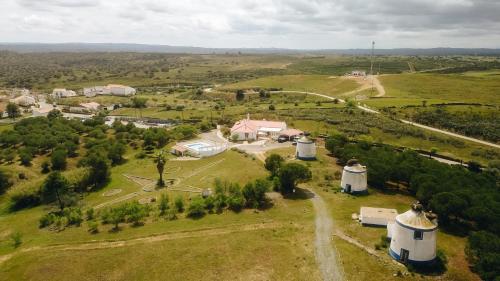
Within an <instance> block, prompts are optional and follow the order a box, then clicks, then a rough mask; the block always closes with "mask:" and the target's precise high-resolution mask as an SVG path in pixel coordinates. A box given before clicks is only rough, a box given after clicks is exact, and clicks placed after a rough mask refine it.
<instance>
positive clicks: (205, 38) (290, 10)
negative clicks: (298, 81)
mask: <svg viewBox="0 0 500 281" xmlns="http://www.w3.org/2000/svg"><path fill="white" fill-rule="evenodd" d="M3 1H5V5H4V4H2V5H3V6H4V7H5V8H4V9H2V10H1V11H0V32H1V34H2V37H3V38H2V39H1V40H6V41H33V40H38V38H47V40H49V41H59V42H63V41H81V42H96V41H101V40H105V41H106V42H133V43H162V44H169V45H196V46H206V47H242V46H243V47H253V46H269V45H268V44H274V47H288V48H348V47H352V48H356V47H366V46H365V45H363V46H359V45H358V44H359V43H360V42H363V43H364V44H367V45H369V42H370V41H371V40H377V41H381V42H385V43H382V44H381V45H382V46H384V47H411V46H414V45H417V43H418V45H419V46H421V47H422V46H427V47H433V46H445V45H446V46H456V47H467V46H474V47H475V46H476V45H475V44H479V43H484V44H487V46H486V45H485V46H484V47H500V34H499V32H498V30H500V1H497V0H439V1H436V0H405V1H401V0H376V1H375V0H372V1H367V0H182V1H170V0H168V1H167V0H106V1H104V0H44V1H40V0H3ZM12 14H17V15H23V16H21V17H18V20H19V21H18V22H12V21H9V20H7V18H8V17H9V16H10V15H12ZM30 28H33V31H30ZM35 29H36V30H37V33H36V34H35V31H34V30H35ZM53 30H57V31H58V32H59V34H58V35H59V36H57V37H54V35H53V33H54V32H53ZM104 30H105V31H106V35H102V32H101V31H104ZM44 35H46V36H45V37H44ZM412 38H413V40H411V39H412ZM469 38H476V39H478V38H479V41H478V40H476V39H475V40H467V39H469ZM415 40H418V42H415ZM366 42H368V43H366ZM384 44H386V45H384Z"/></svg>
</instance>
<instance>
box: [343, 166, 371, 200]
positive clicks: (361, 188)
mask: <svg viewBox="0 0 500 281" xmlns="http://www.w3.org/2000/svg"><path fill="white" fill-rule="evenodd" d="M367 178H368V177H367V175H366V166H362V165H361V164H359V163H358V160H356V159H351V160H349V161H347V165H346V166H345V167H344V171H343V172H342V180H341V182H340V185H341V187H342V191H343V192H345V193H364V192H367V188H368V184H367Z"/></svg>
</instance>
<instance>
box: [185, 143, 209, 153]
mask: <svg viewBox="0 0 500 281" xmlns="http://www.w3.org/2000/svg"><path fill="white" fill-rule="evenodd" d="M186 146H187V147H189V148H191V149H193V150H196V151H200V150H201V149H203V148H206V147H210V145H208V144H206V143H201V142H197V143H190V144H186Z"/></svg>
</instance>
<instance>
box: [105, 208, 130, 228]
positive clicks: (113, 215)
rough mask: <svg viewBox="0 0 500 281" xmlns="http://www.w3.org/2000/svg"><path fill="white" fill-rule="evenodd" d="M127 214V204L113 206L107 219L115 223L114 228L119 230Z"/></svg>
mask: <svg viewBox="0 0 500 281" xmlns="http://www.w3.org/2000/svg"><path fill="white" fill-rule="evenodd" d="M126 216H127V210H126V208H125V205H122V206H118V207H115V208H111V209H110V210H109V211H108V213H107V220H108V221H109V222H110V223H112V224H113V225H114V227H113V229H114V230H119V229H120V228H119V225H120V223H121V222H124V221H125V218H126Z"/></svg>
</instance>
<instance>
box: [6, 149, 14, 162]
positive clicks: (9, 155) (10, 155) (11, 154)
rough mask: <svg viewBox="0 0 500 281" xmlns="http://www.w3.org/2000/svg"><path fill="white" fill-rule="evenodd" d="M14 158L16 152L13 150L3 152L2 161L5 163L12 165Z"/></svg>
mask: <svg viewBox="0 0 500 281" xmlns="http://www.w3.org/2000/svg"><path fill="white" fill-rule="evenodd" d="M15 158H16V152H15V151H14V150H13V149H11V148H7V149H5V150H4V152H3V159H5V161H7V163H12V161H14V159H15Z"/></svg>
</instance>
